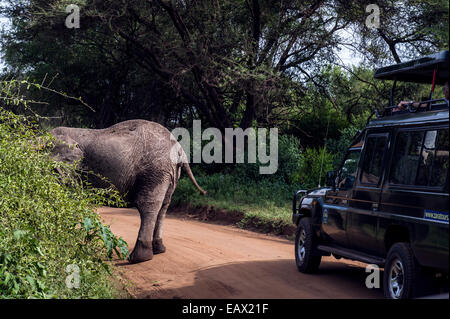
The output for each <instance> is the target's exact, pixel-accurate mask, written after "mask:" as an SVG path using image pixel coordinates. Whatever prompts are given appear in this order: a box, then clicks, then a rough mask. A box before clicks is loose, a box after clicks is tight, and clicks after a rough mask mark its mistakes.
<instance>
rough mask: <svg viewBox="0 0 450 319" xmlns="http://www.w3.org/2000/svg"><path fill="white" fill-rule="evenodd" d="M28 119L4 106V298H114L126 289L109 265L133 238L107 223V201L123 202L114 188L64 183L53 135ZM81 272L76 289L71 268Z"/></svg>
mask: <svg viewBox="0 0 450 319" xmlns="http://www.w3.org/2000/svg"><path fill="white" fill-rule="evenodd" d="M38 133H39V132H38V131H37V130H36V128H35V127H34V126H32V125H31V124H29V123H28V122H27V121H26V120H25V118H23V117H20V116H16V115H14V114H12V113H11V112H9V111H5V110H4V109H2V108H0V212H1V214H0V296H1V297H2V298H111V297H117V296H119V294H120V291H119V289H118V286H117V282H114V281H115V279H114V278H115V277H114V276H112V273H113V268H112V266H111V265H110V264H109V263H108V262H107V260H108V259H111V258H112V257H113V251H115V252H116V253H117V255H118V256H119V257H121V258H124V257H126V256H127V248H126V243H125V242H124V241H123V240H122V239H118V238H116V237H115V236H114V235H113V234H112V233H111V231H110V229H109V228H108V227H107V226H104V225H102V223H101V222H100V220H99V216H98V214H97V213H96V212H95V210H96V208H97V207H98V206H100V205H104V204H107V203H108V202H107V201H106V200H105V197H106V195H107V197H108V201H109V203H110V204H111V203H115V204H116V205H118V206H120V205H121V204H122V203H123V202H122V200H121V198H120V196H119V195H118V193H117V192H116V191H115V190H113V189H108V190H103V189H102V190H99V189H94V188H92V187H90V185H87V184H85V183H83V182H81V181H80V180H79V179H78V178H73V180H72V181H71V183H65V182H63V181H62V179H63V178H62V177H61V176H60V175H59V174H57V173H56V172H55V169H56V167H62V168H64V170H65V171H66V172H70V173H71V174H72V176H77V175H76V174H77V172H76V168H75V167H74V166H73V165H68V164H64V163H56V162H55V161H53V160H52V159H51V158H50V156H49V147H48V146H50V145H51V143H52V139H51V137H50V136H48V135H38ZM72 264H73V265H77V266H78V267H79V269H80V287H79V288H74V289H68V288H67V287H66V284H65V279H66V277H67V276H68V275H69V274H68V273H66V271H65V269H66V267H67V266H68V265H72Z"/></svg>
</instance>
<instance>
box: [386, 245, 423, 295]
mask: <svg viewBox="0 0 450 319" xmlns="http://www.w3.org/2000/svg"><path fill="white" fill-rule="evenodd" d="M419 270H420V269H419V265H418V264H417V262H416V260H415V258H414V255H413V252H412V249H411V246H410V244H409V243H396V244H394V245H393V246H392V247H391V249H390V250H389V253H388V256H387V258H386V264H385V267H384V275H383V290H384V296H385V297H386V298H389V299H407V298H413V297H415V296H416V294H417V293H418V291H417V290H418V284H419V283H418V280H419Z"/></svg>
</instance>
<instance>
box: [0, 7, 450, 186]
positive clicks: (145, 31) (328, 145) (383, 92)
mask: <svg viewBox="0 0 450 319" xmlns="http://www.w3.org/2000/svg"><path fill="white" fill-rule="evenodd" d="M373 2H374V1H372V0H370V1H369V0H367V1H365V0H362V1H344V0H319V1H318V0H306V1H263V0H239V1H238V0H233V1H167V0H166V1H162V0H155V1H150V0H131V1H128V0H127V1H125V0H114V1H108V0H106V1H97V0H70V1H66V0H48V1H32V0H29V1H25V0H7V1H2V3H3V5H2V8H1V11H2V14H3V15H4V16H6V17H9V18H11V21H12V26H11V28H8V29H4V30H3V32H2V35H1V44H2V54H3V57H4V60H5V63H6V66H7V67H6V68H5V69H4V70H3V73H2V78H3V79H5V80H8V79H16V80H20V79H27V80H29V81H31V82H34V83H38V84H39V85H40V86H42V87H47V88H51V90H54V91H58V92H63V93H64V94H67V95H69V96H73V97H80V98H81V99H82V100H83V101H84V102H85V103H86V104H87V105H89V107H87V106H86V105H84V104H82V103H80V101H79V100H76V99H67V98H66V97H64V94H63V95H55V94H53V92H52V91H51V90H42V89H39V88H36V87H33V86H32V87H31V88H30V89H29V90H24V91H23V94H24V95H26V96H27V98H28V99H31V100H34V101H39V103H37V104H36V105H35V106H34V107H33V112H35V113H37V114H39V115H40V116H42V117H41V118H40V120H39V122H40V123H41V125H43V126H44V127H53V126H57V125H65V126H79V127H91V128H104V127H108V126H110V125H112V124H115V123H117V122H120V121H124V120H128V119H135V118H140V119H147V120H151V121H156V122H159V123H161V124H162V125H164V126H166V127H168V128H169V129H172V128H175V127H191V126H192V120H193V119H201V120H202V127H203V128H206V127H216V128H219V129H220V130H221V131H224V129H225V128H226V127H241V128H243V129H246V128H248V127H278V129H279V132H280V133H281V135H282V136H281V144H282V146H281V150H280V152H281V153H282V154H280V170H279V173H278V174H277V176H276V177H274V178H278V177H279V178H281V179H282V180H283V181H284V182H286V183H291V182H296V183H302V184H307V186H309V187H311V186H316V185H317V184H318V182H319V183H320V179H319V180H317V178H318V177H314V176H315V174H316V172H314V173H312V172H308V173H306V172H302V171H301V167H308V165H309V164H308V161H307V160H306V157H308V156H309V157H311V159H310V161H311V163H312V164H311V165H316V163H317V162H321V165H322V166H324V164H323V161H324V159H325V169H327V168H331V167H332V165H336V164H337V163H338V162H339V159H340V157H341V155H340V154H341V153H342V152H343V151H344V150H345V148H346V147H347V146H348V143H349V141H350V140H351V138H352V136H353V135H354V133H355V132H356V131H357V129H359V128H361V127H363V126H364V124H365V122H366V119H367V118H368V116H369V115H370V114H371V113H372V111H373V110H374V109H375V108H377V109H382V108H383V107H384V106H387V104H388V96H389V89H390V87H391V83H389V82H381V81H374V80H373V71H374V69H375V68H376V67H379V66H383V65H387V64H392V63H397V62H401V61H406V60H408V59H411V58H415V57H418V56H422V55H426V54H430V53H435V52H437V51H440V50H443V49H447V48H448V2H447V1H444V0H402V1H388V0H381V1H376V2H374V3H376V4H377V5H378V6H379V8H380V27H379V28H378V29H375V28H368V27H367V26H366V23H365V22H366V19H367V17H368V16H369V15H370V14H371V12H366V7H367V5H369V4H371V3H373ZM69 4H76V5H78V6H79V7H80V15H81V19H80V28H79V29H68V28H67V27H66V26H65V24H64V23H65V21H66V18H67V16H68V15H69V13H67V12H66V7H67V5H69ZM343 47H346V48H347V49H350V50H352V51H353V52H355V53H356V54H357V56H358V63H355V64H354V65H348V64H344V62H343V61H342V60H341V59H340V54H341V52H340V50H341V48H343ZM427 90H429V88H428V87H418V86H417V85H410V84H402V85H400V87H399V89H398V90H397V96H396V98H395V100H397V101H398V100H400V99H401V98H402V97H406V98H408V99H414V98H415V99H420V98H421V96H422V95H426V94H427V93H426V91H427ZM4 107H5V108H9V109H13V110H14V111H16V112H19V113H20V112H22V113H27V111H26V110H24V109H23V108H20V107H18V106H7V105H4ZM283 145H286V147H285V148H283V147H284V146H283ZM283 152H284V153H283ZM286 152H287V153H286ZM297 153H298V154H297ZM299 154H302V155H301V156H300V155H299ZM299 156H300V158H299ZM302 159H303V164H302V163H301V160H302ZM302 165H303V166H302ZM200 166H201V165H200ZM197 169H198V168H197ZM224 169H230V168H223V167H221V168H217V167H213V168H211V167H204V171H205V172H206V173H211V172H218V171H220V172H223V170H224ZM231 169H232V170H234V169H236V170H238V171H239V170H242V171H239V174H244V175H246V176H247V175H248V174H253V173H252V172H253V170H252V168H251V167H244V168H242V169H239V168H236V167H233V168H231ZM322 169H323V167H321V170H322ZM227 172H228V171H227ZM249 172H250V173H249ZM199 174H201V173H199ZM304 174H310V175H312V176H306V175H304ZM313 177H314V179H315V181H314V182H312V180H311V181H310V179H312V178H313ZM257 178H261V176H257ZM268 178H271V177H268ZM313 184H314V185H313Z"/></svg>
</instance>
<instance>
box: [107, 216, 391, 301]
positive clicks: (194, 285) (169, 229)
mask: <svg viewBox="0 0 450 319" xmlns="http://www.w3.org/2000/svg"><path fill="white" fill-rule="evenodd" d="M99 213H100V215H101V217H102V219H103V220H104V221H105V222H106V223H107V224H109V225H110V226H111V230H112V231H113V232H114V233H115V234H116V235H117V236H121V237H122V238H123V239H124V240H126V241H127V242H128V245H129V249H130V250H131V249H132V248H133V246H134V243H135V240H136V237H137V233H138V230H139V223H140V220H139V213H138V212H137V210H134V209H122V208H108V207H104V208H101V209H99ZM163 241H164V245H165V246H166V248H167V251H166V252H165V253H164V254H160V255H155V256H154V257H153V259H152V260H150V261H147V262H143V263H140V264H134V265H131V264H129V263H128V262H127V261H117V265H118V266H119V268H120V270H121V271H122V272H123V275H124V277H125V278H126V279H128V280H129V281H131V282H132V283H133V287H132V288H131V293H132V294H133V295H134V296H135V297H136V298H152V299H153V298H170V299H171V298H183V299H185V298H186V299H191V298H193V299H195V298H218V299H226V298H249V299H259V298H283V299H287V298H295V299H297V298H320V299H328V298H339V299H341V298H383V293H382V289H368V288H366V286H365V279H366V276H367V275H368V273H366V272H365V264H363V263H359V262H351V261H343V260H342V259H341V260H340V261H338V260H336V259H334V258H333V257H324V258H323V259H322V263H321V266H320V269H319V272H318V273H317V274H313V275H306V274H302V273H299V272H298V271H297V268H296V266H295V260H294V243H293V241H289V240H285V239H281V238H279V237H275V236H269V235H265V234H259V233H254V232H251V231H246V230H242V229H239V228H236V227H233V226H223V225H217V224H211V223H205V222H200V221H196V220H192V219H186V218H180V217H174V216H170V215H168V216H167V217H166V220H165V222H164V234H163ZM380 275H382V273H380Z"/></svg>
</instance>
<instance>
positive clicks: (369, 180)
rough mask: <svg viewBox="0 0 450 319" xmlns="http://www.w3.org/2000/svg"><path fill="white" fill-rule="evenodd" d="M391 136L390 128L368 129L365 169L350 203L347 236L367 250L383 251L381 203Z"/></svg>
mask: <svg viewBox="0 0 450 319" xmlns="http://www.w3.org/2000/svg"><path fill="white" fill-rule="evenodd" d="M389 137H390V134H389V132H388V131H379V130H378V131H368V132H367V135H366V138H365V141H364V146H363V154H362V161H361V164H360V167H361V169H360V171H359V176H358V178H357V180H356V183H355V187H354V188H353V191H352V199H351V201H350V203H349V212H350V214H349V215H350V217H349V224H348V232H347V235H348V239H349V242H350V246H351V248H353V249H356V250H359V251H363V252H366V253H372V254H377V253H379V246H378V240H377V231H378V206H379V202H380V197H381V185H382V177H383V170H384V166H385V161H386V159H387V152H388V147H389Z"/></svg>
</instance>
